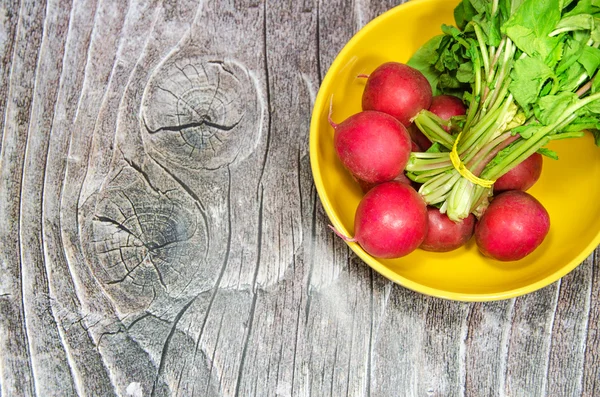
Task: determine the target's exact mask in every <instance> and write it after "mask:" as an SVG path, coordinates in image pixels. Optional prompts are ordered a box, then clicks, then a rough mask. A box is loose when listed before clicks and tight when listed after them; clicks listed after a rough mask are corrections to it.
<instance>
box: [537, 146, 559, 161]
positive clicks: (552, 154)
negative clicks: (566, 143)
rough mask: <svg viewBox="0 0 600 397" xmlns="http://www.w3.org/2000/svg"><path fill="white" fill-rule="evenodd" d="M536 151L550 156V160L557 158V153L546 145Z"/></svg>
mask: <svg viewBox="0 0 600 397" xmlns="http://www.w3.org/2000/svg"><path fill="white" fill-rule="evenodd" d="M537 152H538V153H539V154H541V155H542V156H545V157H548V158H551V159H552V160H558V153H556V152H555V151H554V150H552V149H548V148H547V147H541V148H539V149H538V150H537Z"/></svg>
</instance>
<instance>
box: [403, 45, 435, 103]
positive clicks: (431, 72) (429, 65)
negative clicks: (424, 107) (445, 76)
mask: <svg viewBox="0 0 600 397" xmlns="http://www.w3.org/2000/svg"><path fill="white" fill-rule="evenodd" d="M443 38H444V35H439V36H435V37H433V38H432V39H431V40H429V41H428V42H426V43H425V44H424V45H423V46H422V47H421V48H419V49H418V50H417V52H415V53H414V55H413V56H412V57H411V58H410V59H409V61H408V62H407V64H408V65H409V66H411V67H413V68H415V69H417V70H419V71H420V72H421V73H423V75H424V76H425V77H426V78H427V80H428V81H429V84H431V88H432V90H433V95H438V94H439V92H438V88H437V86H438V81H439V78H440V74H441V73H440V71H438V70H437V69H436V68H435V65H436V63H437V62H438V60H439V58H440V56H439V54H438V49H439V47H440V44H441V42H442V39H443Z"/></svg>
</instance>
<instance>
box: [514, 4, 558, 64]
mask: <svg viewBox="0 0 600 397" xmlns="http://www.w3.org/2000/svg"><path fill="white" fill-rule="evenodd" d="M560 19H561V9H560V3H559V0H544V1H539V0H524V1H523V3H522V4H521V6H520V7H519V8H518V9H517V11H516V12H515V13H514V14H513V15H512V16H511V17H510V19H509V20H508V21H507V22H506V23H505V24H504V25H503V26H502V30H503V31H504V32H505V33H506V35H507V36H508V37H509V38H510V39H511V40H512V41H513V42H514V43H515V44H516V45H517V47H518V48H519V49H520V50H521V51H523V52H525V53H527V54H528V55H533V54H536V53H537V54H540V55H541V56H542V58H545V57H546V56H547V55H548V54H549V53H550V51H551V50H552V48H554V47H555V46H556V41H557V39H556V38H555V37H549V36H548V34H549V33H550V32H552V31H553V30H554V27H555V26H556V24H557V23H558V22H559V21H560Z"/></svg>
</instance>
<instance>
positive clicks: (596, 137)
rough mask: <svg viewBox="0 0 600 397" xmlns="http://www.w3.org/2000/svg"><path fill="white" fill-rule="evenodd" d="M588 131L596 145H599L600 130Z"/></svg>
mask: <svg viewBox="0 0 600 397" xmlns="http://www.w3.org/2000/svg"><path fill="white" fill-rule="evenodd" d="M590 132H591V133H592V135H593V136H594V141H595V142H596V146H600V130H590Z"/></svg>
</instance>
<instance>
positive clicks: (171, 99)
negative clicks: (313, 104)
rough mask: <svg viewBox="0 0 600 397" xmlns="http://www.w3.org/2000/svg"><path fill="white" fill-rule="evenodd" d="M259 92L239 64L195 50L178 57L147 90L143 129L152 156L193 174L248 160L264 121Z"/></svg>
mask: <svg viewBox="0 0 600 397" xmlns="http://www.w3.org/2000/svg"><path fill="white" fill-rule="evenodd" d="M256 87H257V84H256V82H255V81H254V79H253V78H252V77H251V74H250V73H248V71H247V69H246V68H245V67H244V66H243V65H242V64H240V63H238V62H235V61H232V60H229V61H223V60H218V59H214V58H210V57H207V56H205V55H200V54H194V50H193V49H189V50H186V51H180V52H178V53H175V54H173V55H172V56H171V57H169V58H167V59H165V60H164V61H163V62H162V63H161V64H160V65H159V66H158V68H157V69H156V71H155V72H154V73H153V75H152V77H151V78H150V81H149V82H148V84H147V86H146V88H145V90H144V96H143V99H142V107H141V117H140V124H141V126H140V127H141V130H142V138H143V140H144V144H145V145H146V147H147V149H150V150H148V152H149V153H150V154H151V155H152V156H154V157H155V158H157V160H158V161H161V162H162V163H163V164H164V165H165V166H167V167H168V166H169V165H170V164H176V165H180V166H184V167H185V168H192V169H200V168H204V169H216V168H219V167H223V166H225V165H228V164H230V163H232V162H233V161H234V160H240V159H241V158H243V157H246V156H247V155H248V154H249V153H251V152H252V150H254V148H255V147H256V145H257V142H258V137H259V133H260V127H259V126H260V124H261V123H260V122H259V120H260V118H261V117H263V110H262V106H257V103H259V104H260V103H261V102H260V101H258V100H257V90H256ZM165 163H166V164H165Z"/></svg>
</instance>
